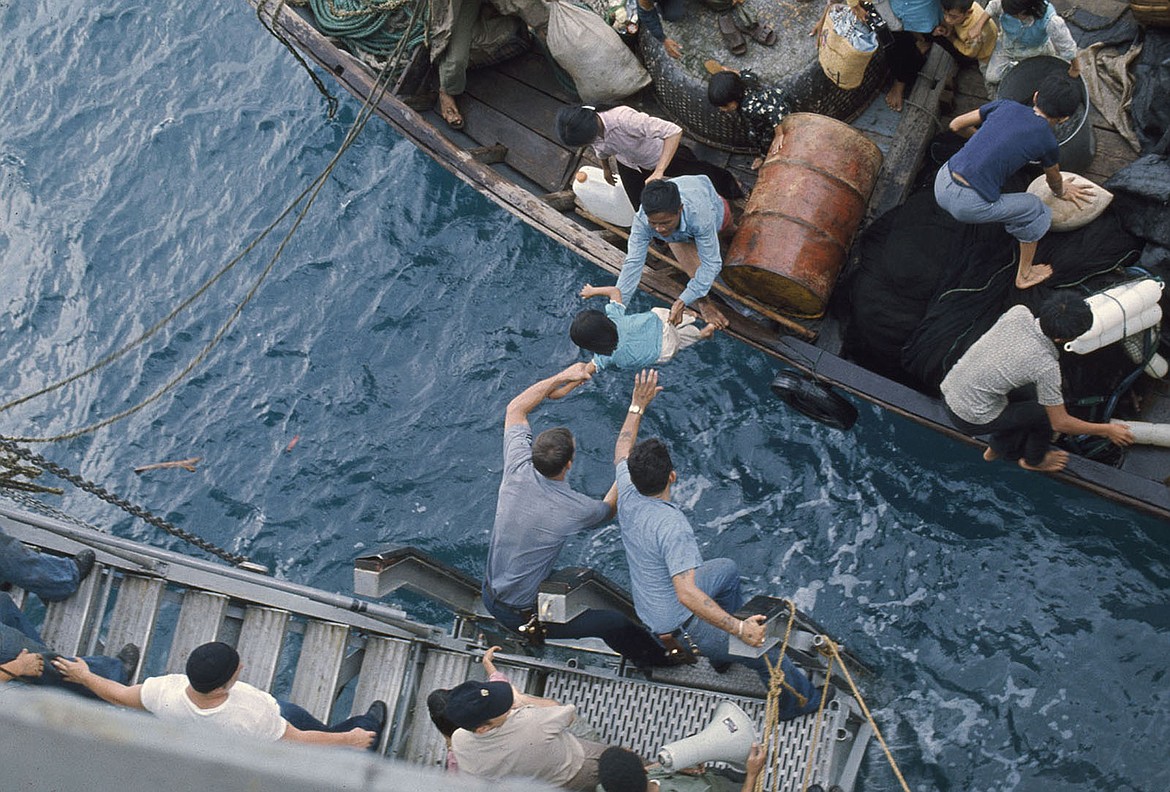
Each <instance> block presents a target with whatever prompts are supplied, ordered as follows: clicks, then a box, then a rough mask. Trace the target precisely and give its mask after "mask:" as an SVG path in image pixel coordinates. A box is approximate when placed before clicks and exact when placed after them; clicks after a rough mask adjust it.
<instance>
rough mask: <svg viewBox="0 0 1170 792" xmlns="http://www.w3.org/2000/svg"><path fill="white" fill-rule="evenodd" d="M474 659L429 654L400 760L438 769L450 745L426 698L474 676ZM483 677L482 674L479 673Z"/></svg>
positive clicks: (430, 652)
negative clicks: (441, 732)
mask: <svg viewBox="0 0 1170 792" xmlns="http://www.w3.org/2000/svg"><path fill="white" fill-rule="evenodd" d="M471 668H472V665H471V657H470V656H468V655H464V654H456V653H455V652H444V651H440V650H437V649H432V650H430V651H429V652H427V656H426V660H425V662H424V663H423V669H422V673H421V675H420V676H419V682H418V693H417V695H415V697H414V709H413V711H412V712H411V713H409V720H408V724H409V726H408V732H407V733H408V735H409V736H408V737H407V739H406V748H405V750H404V753H403V755H402V757H401V758H403V759H405V760H406V761H408V762H413V763H416V764H422V765H427V766H429V767H439V766H441V765H442V763H443V759H444V757H445V756H446V755H447V744H446V741H445V740H444V739H443V735H442V734H440V733H439V730H438V729H436V728H435V726H434V724H433V723H432V722H431V717H430V713H429V711H428V710H427V696H429V695H430V693H431V691H432V690H436V689H439V688H444V689H447V690H450V689H451V688H453V687H455V686H456V685H458V684H460V683H461V682H464V681H465V680H467V679H468V677H469V676H470V673H471ZM480 676H481V677H482V674H480Z"/></svg>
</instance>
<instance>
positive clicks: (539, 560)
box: [483, 363, 665, 666]
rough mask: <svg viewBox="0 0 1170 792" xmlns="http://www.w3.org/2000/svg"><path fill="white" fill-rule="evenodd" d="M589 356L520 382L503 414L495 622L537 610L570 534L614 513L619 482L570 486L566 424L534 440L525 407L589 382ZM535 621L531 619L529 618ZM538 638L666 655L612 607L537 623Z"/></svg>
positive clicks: (487, 599) (651, 658)
mask: <svg viewBox="0 0 1170 792" xmlns="http://www.w3.org/2000/svg"><path fill="white" fill-rule="evenodd" d="M589 378H590V372H589V368H588V364H587V363H574V364H573V365H572V366H569V367H568V368H567V369H565V370H564V371H561V372H559V373H558V374H555V375H553V376H551V377H548V378H546V379H543V380H541V381H540V382H537V383H535V384H533V385H530V386H529V387H527V388H525V389H524V391H522V392H521V393H520V394H519V395H518V396H516V398H514V399H512V401H511V402H509V404H508V409H507V411H506V412H505V413H504V477H503V481H501V482H500V492H499V497H498V500H497V502H496V519H495V524H494V525H493V526H492V536H491V544H490V546H489V549H488V560H487V570H486V573H485V575H484V581H483V602H484V605H485V606H486V607H487V609H488V611H489V612H490V613H491V614H492V616H494V617H495V619H496V621H498V622H499V623H500V624H502V625H503V626H504V627H507V628H508V629H511V630H517V631H519V629H520V627H522V626H526V625H528V624H529V623H530V622H531V621H532V619H533V617H534V614H535V612H536V599H537V593H538V591H539V589H540V584H541V582H543V581H544V579H545V578H547V577H548V576H549V573H550V572H551V571H552V568H553V564H554V563H555V562H556V560H557V556H558V555H559V554H560V552H561V548H562V547H564V546H565V542H566V541H567V540H568V538H569V537H570V536H571V535H573V534H575V533H577V532H579V531H583V530H585V529H588V528H594V527H598V526H601V525H604V524H605V523H607V522H609V521H610V520H611V519H613V516H614V513H615V511H616V509H617V488H616V487H610V490H609V492H608V493H607V494H606V496H605V497H604V498H603V499H601V500H596V499H594V498H590V497H589V496H588V495H583V494H581V493H579V492H576V491H574V490H573V488H572V487H570V486H569V482H568V481H567V477H568V474H569V470H570V469H571V468H572V467H573V457H574V456H575V455H576V450H577V449H576V442H575V441H574V439H573V434H572V432H570V431H569V430H568V429H566V428H564V427H557V428H555V429H546V430H545V431H543V432H541V433H540V434H539V435H537V437H536V440H535V441H534V440H533V439H532V429H531V428H529V426H528V414H529V413H530V412H532V411H533V410H535V409H536V408H537V406H539V405H540V404H541V402H543V401H544V400H545V399H559V398H561V397H563V396H566V395H568V394H569V393H571V392H572V391H573V390H575V389H576V388H577V387H578V386H580V385H582V384H584V383H585V382H587V381H588V380H589ZM534 626H535V625H534ZM540 628H541V629H543V630H544V631H545V632H544V637H548V638H582V637H585V636H595V637H598V638H601V639H602V640H603V641H605V642H606V644H608V645H609V647H610V648H611V649H613V650H614V651H615V652H618V653H619V654H621V655H623V656H625V657H628V658H629V659H630V660H631V661H633V662H634V663H635V664H636V665H639V666H643V665H644V666H652V665H656V664H661V663H663V662H664V661H665V657H664V653H663V651H662V647H661V646H659V645H658V642H657V641H656V640H654V637H653V636H651V635H650V634H649V633H648V632H646V630H645V629H644V628H643V627H642V626H641V625H639V624H635V623H634V622H633V621H631V620H630V619H629V618H627V617H626V616H625V615H624V614H622V613H620V612H618V611H613V610H601V609H593V610H587V611H585V612H584V613H582V614H580V615H579V616H577V617H576V618H575V619H572V620H571V621H569V622H567V623H565V624H555V623H552V622H544V623H541V625H540Z"/></svg>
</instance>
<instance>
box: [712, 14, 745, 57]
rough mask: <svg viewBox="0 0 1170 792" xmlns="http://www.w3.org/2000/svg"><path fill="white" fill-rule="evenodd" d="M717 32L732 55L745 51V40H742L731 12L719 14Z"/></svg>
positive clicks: (741, 53)
mask: <svg viewBox="0 0 1170 792" xmlns="http://www.w3.org/2000/svg"><path fill="white" fill-rule="evenodd" d="M719 33H720V35H722V36H723V43H724V44H726V45H727V49H729V50H730V51H731V54H732V55H743V54H744V53H745V52H747V41H746V40H744V37H743V34H742V33H740V32H739V28H738V27H736V24H735V20H734V19H733V18H732V16H731V14H720V15H719Z"/></svg>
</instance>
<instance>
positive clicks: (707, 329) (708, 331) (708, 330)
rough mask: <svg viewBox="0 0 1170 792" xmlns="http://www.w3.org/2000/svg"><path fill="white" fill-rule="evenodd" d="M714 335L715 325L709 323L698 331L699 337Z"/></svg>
mask: <svg viewBox="0 0 1170 792" xmlns="http://www.w3.org/2000/svg"><path fill="white" fill-rule="evenodd" d="M713 335H715V325H713V324H709V325H706V326H704V327H703V329H702V330H700V331H699V338H710V337H711V336H713Z"/></svg>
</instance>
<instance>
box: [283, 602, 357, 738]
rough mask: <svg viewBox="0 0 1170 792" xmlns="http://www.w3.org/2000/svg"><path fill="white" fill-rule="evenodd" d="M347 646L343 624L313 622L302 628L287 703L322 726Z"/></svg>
mask: <svg viewBox="0 0 1170 792" xmlns="http://www.w3.org/2000/svg"><path fill="white" fill-rule="evenodd" d="M348 643H349V627H348V626H346V625H344V624H338V623H336V622H322V621H316V620H313V621H310V622H308V623H307V624H306V625H305V639H304V642H303V643H302V644H301V656H300V658H299V659H298V661H297V672H296V676H295V677H294V678H293V684H292V691H291V693H290V694H289V699H290V700H291V701H292V702H293V703H294V704H300V705H301V706H302V707H304V708H305V709H307V710H308V711H309V712H311V713H312V714H313V717H315V718H317V720H319V721H322V722H323V723H328V722H329V715H330V713H331V712H332V711H333V702H334V700H335V699H336V698H337V690H338V679H339V678H340V676H341V663H342V661H343V660H344V659H345V649H346V645H347V644H348Z"/></svg>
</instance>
